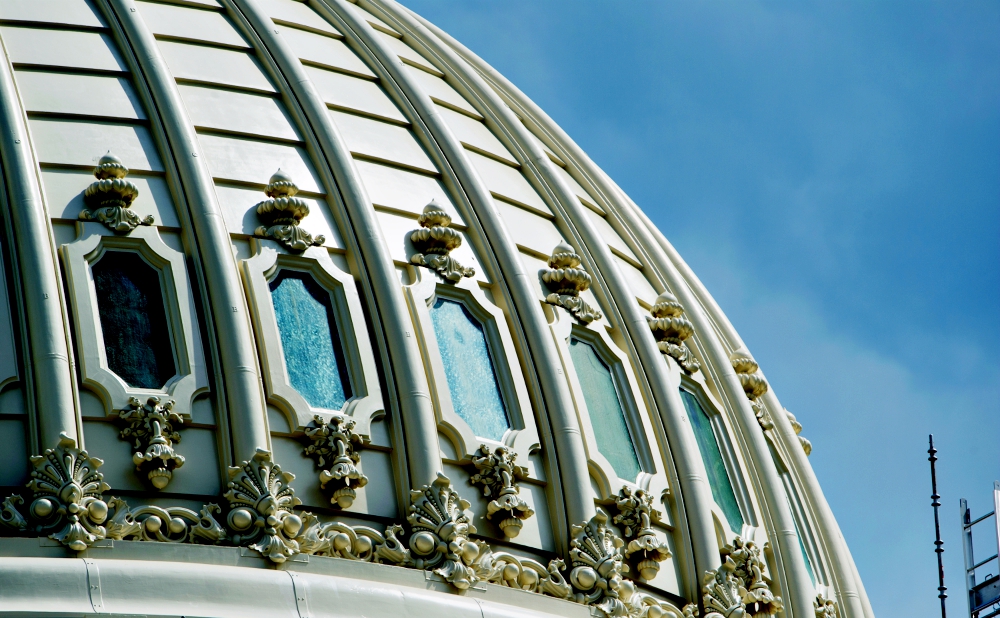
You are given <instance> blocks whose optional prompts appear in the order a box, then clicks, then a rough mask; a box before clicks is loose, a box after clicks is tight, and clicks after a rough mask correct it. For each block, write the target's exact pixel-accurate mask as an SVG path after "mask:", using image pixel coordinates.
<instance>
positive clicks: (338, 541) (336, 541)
mask: <svg viewBox="0 0 1000 618" xmlns="http://www.w3.org/2000/svg"><path fill="white" fill-rule="evenodd" d="M332 541H333V547H334V549H336V550H337V551H344V550H345V549H348V548H349V547H350V546H351V537H349V536H348V535H347V534H346V533H344V532H338V533H337V534H335V535H334V537H333V539H332Z"/></svg>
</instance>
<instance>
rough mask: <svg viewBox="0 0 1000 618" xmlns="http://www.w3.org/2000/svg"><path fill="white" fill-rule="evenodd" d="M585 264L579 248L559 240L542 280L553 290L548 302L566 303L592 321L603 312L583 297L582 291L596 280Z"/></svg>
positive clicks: (587, 320)
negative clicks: (585, 268) (577, 250)
mask: <svg viewBox="0 0 1000 618" xmlns="http://www.w3.org/2000/svg"><path fill="white" fill-rule="evenodd" d="M582 264H583V261H582V260H581V259H580V256H579V255H577V253H576V249H574V248H573V247H571V246H570V245H569V243H567V242H566V241H560V242H559V244H558V245H556V247H555V249H553V250H552V256H551V257H549V264H548V265H549V267H548V268H546V269H545V270H543V271H542V281H544V282H545V284H546V285H547V286H548V287H549V290H550V291H551V293H550V294H549V295H548V296H546V297H545V302H547V303H549V304H550V305H558V306H560V307H563V308H565V309H566V310H567V311H569V312H570V313H572V314H573V315H574V316H576V318H577V319H578V320H580V321H581V322H585V323H587V324H589V323H590V322H593V321H594V320H600V319H601V318H602V317H603V314H602V313H601V312H600V311H599V310H598V309H595V308H594V307H591V306H590V305H588V304H587V303H586V302H585V301H584V300H583V299H582V298H580V292H583V291H584V290H586V289H587V288H589V287H590V284H591V283H593V279H591V277H590V275H589V274H588V273H587V271H586V270H584V269H583V266H582Z"/></svg>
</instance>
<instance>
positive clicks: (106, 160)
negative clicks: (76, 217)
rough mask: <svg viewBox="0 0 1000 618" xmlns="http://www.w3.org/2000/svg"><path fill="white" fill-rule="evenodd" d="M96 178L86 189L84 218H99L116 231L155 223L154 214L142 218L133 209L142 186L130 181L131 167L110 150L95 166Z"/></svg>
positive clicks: (125, 232) (82, 217)
mask: <svg viewBox="0 0 1000 618" xmlns="http://www.w3.org/2000/svg"><path fill="white" fill-rule="evenodd" d="M94 176H95V177H97V180H95V181H94V182H92V183H90V186H88V187H87V188H86V189H84V191H83V203H84V204H85V205H86V208H84V209H83V211H81V212H80V219H81V220H83V221H99V222H101V223H103V224H104V225H106V226H107V227H108V229H110V230H112V231H113V232H114V233H116V234H128V233H129V232H131V231H132V230H134V229H135V228H137V227H138V226H140V225H153V217H152V215H150V216H147V217H145V218H144V219H140V218H139V215H137V214H135V211H133V210H132V202H134V201H135V198H137V197H139V188H138V187H136V186H135V183H133V182H132V181H131V180H127V179H126V178H125V177H126V176H128V168H127V167H125V165H124V164H123V163H122V160H121V159H119V158H118V157H116V156H115V155H113V154H111V152H110V151H108V153H107V154H106V155H104V156H103V157H101V159H100V161H98V163H97V167H95V168H94Z"/></svg>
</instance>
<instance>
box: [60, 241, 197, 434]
mask: <svg viewBox="0 0 1000 618" xmlns="http://www.w3.org/2000/svg"><path fill="white" fill-rule="evenodd" d="M76 229H77V238H76V240H74V241H73V242H70V243H67V244H65V245H63V246H62V247H61V248H60V251H61V253H62V257H63V264H64V269H65V273H66V285H67V288H68V290H69V298H70V302H71V305H72V309H73V310H72V312H71V313H72V319H73V326H74V332H75V338H76V343H77V357H78V359H79V366H80V378H81V387H83V388H87V389H88V390H90V391H92V392H94V393H95V394H96V395H97V396H98V397H99V398H100V399H101V401H102V402H103V403H104V406H105V414H106V415H107V416H115V411H116V410H120V409H122V408H125V407H127V406H128V402H129V398H130V397H138V398H139V399H142V400H145V399H146V398H148V397H150V396H159V397H166V398H169V399H173V400H174V408H173V409H174V411H175V412H177V413H178V414H180V415H182V416H183V417H184V418H186V419H190V418H191V407H192V405H193V403H194V400H195V399H196V398H197V397H200V396H202V395H204V394H205V393H207V392H208V391H209V381H208V368H207V366H206V364H205V362H204V360H203V359H204V358H205V351H204V347H203V345H202V340H201V331H200V330H199V328H197V326H196V325H197V324H198V309H197V307H196V304H195V300H194V292H193V290H192V287H191V280H190V277H189V273H188V269H187V258H186V256H185V255H184V253H183V252H181V251H178V250H176V249H174V248H172V247H170V246H169V245H167V244H166V243H165V242H164V241H163V239H162V238H161V237H160V233H159V230H158V228H156V227H153V226H149V227H146V226H139V227H137V228H136V229H134V230H133V231H132V232H131V233H130V234H128V235H127V236H119V235H116V234H115V233H114V232H112V231H111V230H109V229H107V228H106V227H105V226H104V225H103V224H101V223H92V222H86V223H85V222H77V224H76ZM108 252H128V253H135V254H137V255H138V256H139V257H140V258H141V259H142V260H143V261H145V262H146V263H147V264H148V265H149V266H150V267H152V268H153V269H154V270H156V271H157V272H158V273H159V279H160V290H161V293H162V298H163V303H164V314H165V317H166V320H167V327H168V328H169V329H170V342H171V344H172V353H173V357H174V365H175V371H176V373H175V374H174V376H173V377H172V378H171V379H170V380H168V381H167V383H166V384H165V385H164V387H163V388H160V389H149V388H136V387H132V386H129V385H128V384H127V383H126V382H125V380H123V379H122V378H120V377H119V376H118V375H117V374H116V373H114V372H113V371H111V369H110V368H109V367H108V364H107V358H106V353H105V347H104V333H103V331H102V326H101V319H100V312H99V310H98V305H97V290H96V288H95V286H94V280H93V271H92V269H91V267H92V265H93V264H94V263H96V262H97V261H98V260H99V259H101V258H102V257H103V256H104V255H105V254H106V253H108Z"/></svg>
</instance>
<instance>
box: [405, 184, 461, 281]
mask: <svg viewBox="0 0 1000 618" xmlns="http://www.w3.org/2000/svg"><path fill="white" fill-rule="evenodd" d="M417 223H419V224H420V229H419V230H413V231H412V232H410V242H412V243H413V246H414V248H416V250H417V253H414V254H413V255H411V256H410V262H411V263H413V264H418V265H420V266H424V267H426V268H429V269H431V270H433V271H435V272H437V273H438V274H439V275H441V276H442V277H444V278H445V279H446V280H448V281H452V282H457V281H461V280H462V277H473V276H475V274H476V269H475V268H468V267H465V266H463V265H462V264H461V263H460V262H459V261H458V260H456V259H455V258H453V257H451V255H450V253H451V252H452V251H454V250H455V249H458V248H459V247H461V246H462V235H461V234H459V233H458V231H457V230H454V229H452V228H451V215H449V214H448V213H447V212H445V211H444V209H443V208H441V207H440V206H438V204H437V202H436V201H434V200H431V203H430V204H428V205H426V206H424V211H423V213H421V215H420V217H418V218H417Z"/></svg>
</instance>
